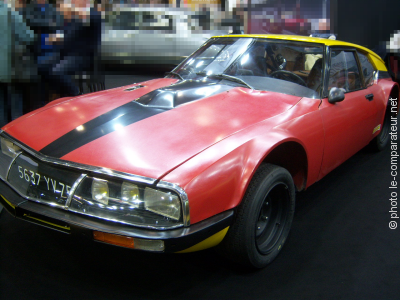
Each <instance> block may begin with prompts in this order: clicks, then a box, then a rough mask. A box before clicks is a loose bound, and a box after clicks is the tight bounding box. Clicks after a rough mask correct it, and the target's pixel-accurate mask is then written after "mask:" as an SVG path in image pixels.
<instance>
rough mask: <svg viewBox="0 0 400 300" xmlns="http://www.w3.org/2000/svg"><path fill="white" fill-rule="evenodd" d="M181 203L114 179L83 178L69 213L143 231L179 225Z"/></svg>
mask: <svg viewBox="0 0 400 300" xmlns="http://www.w3.org/2000/svg"><path fill="white" fill-rule="evenodd" d="M181 206H182V205H181V200H180V198H179V196H178V195H177V194H175V193H174V192H173V191H169V190H161V189H157V188H152V187H148V186H142V185H138V184H134V183H132V182H126V181H123V180H118V179H114V178H113V179H107V180H106V179H104V178H95V177H86V178H85V179H84V180H83V181H82V182H81V184H80V185H79V187H78V188H77V190H76V191H75V193H74V196H73V198H72V201H71V204H70V207H69V210H71V211H75V212H78V213H82V214H85V215H90V216H95V217H99V218H103V219H107V220H113V221H117V222H123V223H127V224H132V225H139V226H140V225H142V226H144V227H147V226H151V227H156V228H157V227H160V228H161V227H174V226H177V225H181V224H182V209H181Z"/></svg>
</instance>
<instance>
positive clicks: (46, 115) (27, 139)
mask: <svg viewBox="0 0 400 300" xmlns="http://www.w3.org/2000/svg"><path fill="white" fill-rule="evenodd" d="M176 81H177V80H176V79H155V80H151V81H147V82H143V83H141V84H142V85H144V86H145V87H143V88H140V89H137V90H134V91H129V92H127V91H125V90H126V89H127V88H129V87H132V86H125V87H121V88H116V89H111V90H106V91H102V92H98V93H93V94H89V95H84V96H81V97H77V98H73V99H70V100H65V101H62V102H58V103H57V102H56V103H55V104H52V103H51V104H50V105H47V106H45V107H43V108H41V109H38V110H36V111H34V112H32V113H29V114H26V115H24V116H22V117H21V118H19V119H17V120H15V121H13V122H11V123H9V124H7V125H6V126H5V127H4V128H3V129H4V130H5V131H6V132H7V133H9V134H10V135H12V136H13V137H15V138H16V139H18V140H20V141H22V142H23V143H26V145H29V146H30V147H31V148H32V149H34V150H37V151H39V150H40V149H42V148H43V147H45V146H46V145H48V144H50V143H51V142H53V141H54V140H56V139H58V138H59V137H61V136H63V135H64V134H66V133H68V132H69V131H71V130H73V129H75V128H76V127H78V126H80V125H82V124H84V123H86V122H88V121H90V120H92V119H94V118H96V117H98V116H99V115H102V114H104V113H106V112H108V111H110V110H112V109H113V108H116V107H118V106H121V105H123V104H125V103H128V102H130V101H132V100H134V99H136V98H138V97H140V96H142V95H144V94H146V93H149V92H150V91H153V90H155V89H158V88H160V87H163V86H166V85H170V84H172V83H174V82H176ZM27 129H29V130H27Z"/></svg>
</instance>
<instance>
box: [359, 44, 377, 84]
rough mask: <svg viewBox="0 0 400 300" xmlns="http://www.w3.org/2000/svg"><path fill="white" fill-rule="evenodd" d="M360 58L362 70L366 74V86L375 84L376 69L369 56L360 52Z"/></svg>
mask: <svg viewBox="0 0 400 300" xmlns="http://www.w3.org/2000/svg"><path fill="white" fill-rule="evenodd" d="M358 59H359V60H360V64H361V71H362V73H363V75H364V81H365V85H366V86H370V85H373V84H374V72H375V69H374V67H373V66H372V64H371V62H370V61H369V59H368V56H366V55H365V54H362V53H360V52H358Z"/></svg>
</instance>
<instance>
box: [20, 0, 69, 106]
mask: <svg viewBox="0 0 400 300" xmlns="http://www.w3.org/2000/svg"><path fill="white" fill-rule="evenodd" d="M17 1H18V0H17ZM20 1H21V0H20ZM20 13H21V14H22V15H23V16H24V18H25V20H26V23H27V25H28V26H29V27H30V28H31V29H32V30H33V31H34V32H35V34H36V35H37V36H38V39H37V41H36V43H35V47H34V48H33V50H34V51H33V52H34V55H35V59H36V60H38V59H39V58H40V59H43V58H44V57H46V56H50V55H51V54H52V53H54V52H55V51H56V49H55V47H54V46H53V45H51V44H48V43H46V39H47V38H48V36H49V35H50V34H53V33H56V32H57V30H61V29H62V27H63V25H64V23H63V18H62V16H61V14H60V13H59V12H58V11H57V9H56V7H55V6H54V5H53V4H51V3H49V2H48V1H47V0H31V1H30V2H29V3H28V4H27V5H26V6H25V7H24V8H22V9H20ZM35 86H36V91H35V92H34V93H32V94H33V95H35V96H33V97H31V99H30V101H29V105H28V106H26V107H25V109H26V111H31V110H34V109H37V108H39V107H41V106H43V105H44V104H45V103H46V102H47V101H48V98H49V97H50V96H49V91H48V87H47V86H46V84H44V83H39V82H38V83H37V84H36V85H35Z"/></svg>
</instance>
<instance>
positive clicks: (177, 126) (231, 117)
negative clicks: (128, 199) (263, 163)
mask: <svg viewBox="0 0 400 300" xmlns="http://www.w3.org/2000/svg"><path fill="white" fill-rule="evenodd" d="M299 100H300V97H296V96H291V95H283V94H279V93H273V92H265V91H255V90H250V89H247V88H242V87H234V86H230V85H227V84H220V83H218V82H212V83H205V82H202V81H181V82H178V83H176V80H175V79H157V80H151V81H148V82H144V83H141V84H139V85H134V86H127V87H122V88H117V89H113V90H107V91H103V92H98V93H93V94H88V95H84V96H80V97H76V98H71V99H67V100H65V101H62V100H60V101H59V102H58V103H57V102H56V103H55V104H51V105H48V106H46V107H44V108H42V109H40V110H37V111H35V112H33V113H31V114H28V115H25V116H23V117H22V118H20V119H17V120H16V121H14V122H12V123H10V124H8V125H7V126H5V127H4V128H3V130H4V131H5V132H7V133H8V134H9V135H11V136H13V137H14V138H16V139H17V140H19V141H20V142H22V143H24V144H25V145H27V146H29V147H30V148H32V149H34V150H36V151H39V152H40V153H42V154H44V155H47V156H50V157H55V158H59V159H62V160H67V161H72V162H76V163H81V164H86V165H92V166H98V167H103V168H108V169H112V170H116V171H120V172H126V173H130V174H135V175H140V176H145V177H150V178H155V179H159V178H162V177H163V176H164V175H165V174H167V173H168V172H170V171H171V170H173V169H174V168H176V167H177V166H179V165H181V164H182V163H184V162H185V161H187V160H189V159H190V158H191V157H193V156H195V155H196V154H198V153H199V152H201V151H203V150H205V149H206V148H208V147H210V146H212V145H213V144H215V143H218V142H219V141H221V140H223V139H224V138H226V137H228V136H230V135H232V134H234V133H235V132H238V131H240V130H242V129H244V128H246V127H248V126H251V125H253V124H255V123H258V122H261V121H263V120H265V119H268V118H271V117H273V116H276V115H278V114H281V113H283V112H285V111H287V110H288V109H290V108H291V107H292V106H293V105H295V104H296V103H297V102H298V101H299Z"/></svg>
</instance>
